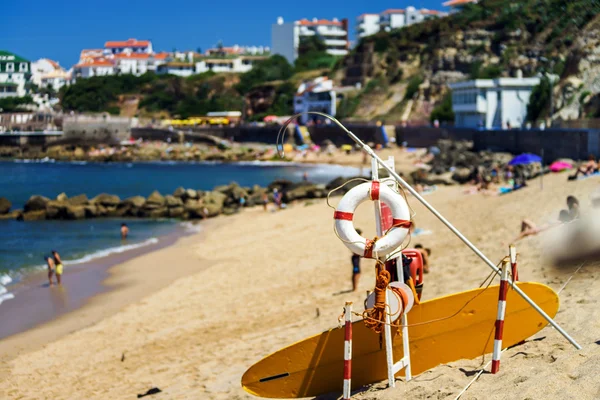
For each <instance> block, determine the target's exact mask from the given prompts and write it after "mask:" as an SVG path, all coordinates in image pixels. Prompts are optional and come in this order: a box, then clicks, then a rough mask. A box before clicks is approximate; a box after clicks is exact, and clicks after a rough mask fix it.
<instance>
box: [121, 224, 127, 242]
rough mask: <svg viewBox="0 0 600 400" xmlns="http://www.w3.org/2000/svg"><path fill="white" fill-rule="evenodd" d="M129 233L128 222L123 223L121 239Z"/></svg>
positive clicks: (125, 237)
mask: <svg viewBox="0 0 600 400" xmlns="http://www.w3.org/2000/svg"><path fill="white" fill-rule="evenodd" d="M128 234H129V228H128V227H127V224H126V223H122V224H121V240H125V239H127V235H128Z"/></svg>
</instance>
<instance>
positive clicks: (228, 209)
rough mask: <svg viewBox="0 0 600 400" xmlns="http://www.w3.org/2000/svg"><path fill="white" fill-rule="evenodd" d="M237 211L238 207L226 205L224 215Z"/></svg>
mask: <svg viewBox="0 0 600 400" xmlns="http://www.w3.org/2000/svg"><path fill="white" fill-rule="evenodd" d="M236 212H237V209H236V208H231V207H225V208H224V209H223V215H233V214H235V213H236Z"/></svg>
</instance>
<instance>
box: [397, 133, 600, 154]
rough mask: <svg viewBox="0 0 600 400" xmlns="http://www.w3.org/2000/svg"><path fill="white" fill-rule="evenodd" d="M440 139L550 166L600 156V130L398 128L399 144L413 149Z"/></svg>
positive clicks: (433, 143) (431, 144)
mask: <svg viewBox="0 0 600 400" xmlns="http://www.w3.org/2000/svg"><path fill="white" fill-rule="evenodd" d="M439 139H452V140H469V141H473V145H474V149H475V151H481V150H490V151H506V152H510V153H514V154H520V153H534V154H538V155H541V153H542V150H543V151H544V159H545V161H547V162H551V161H554V160H556V159H557V158H562V157H566V158H573V159H586V158H587V157H588V155H589V154H594V155H595V156H596V157H599V156H600V130H585V129H546V130H538V129H531V130H526V129H524V130H521V129H512V130H481V131H480V130H476V129H468V128H462V129H461V128H430V127H424V128H417V127H415V128H410V127H399V126H397V127H396V140H397V141H398V143H401V142H403V141H406V142H407V143H408V146H410V147H429V146H433V145H435V143H436V142H437V140H439Z"/></svg>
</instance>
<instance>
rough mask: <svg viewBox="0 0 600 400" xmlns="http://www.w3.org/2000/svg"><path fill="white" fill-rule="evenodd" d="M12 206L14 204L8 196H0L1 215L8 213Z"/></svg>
mask: <svg viewBox="0 0 600 400" xmlns="http://www.w3.org/2000/svg"><path fill="white" fill-rule="evenodd" d="M11 207H12V204H11V202H10V201H8V199H7V198H4V197H0V215H2V214H8V212H9V211H10V208H11Z"/></svg>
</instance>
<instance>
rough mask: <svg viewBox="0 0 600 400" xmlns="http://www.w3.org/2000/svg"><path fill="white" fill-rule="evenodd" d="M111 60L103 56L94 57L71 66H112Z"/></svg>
mask: <svg viewBox="0 0 600 400" xmlns="http://www.w3.org/2000/svg"><path fill="white" fill-rule="evenodd" d="M113 66H114V64H113V62H112V61H110V60H107V59H104V58H94V59H89V60H85V61H84V62H82V63H80V64H77V65H75V66H74V67H73V68H86V67H113Z"/></svg>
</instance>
